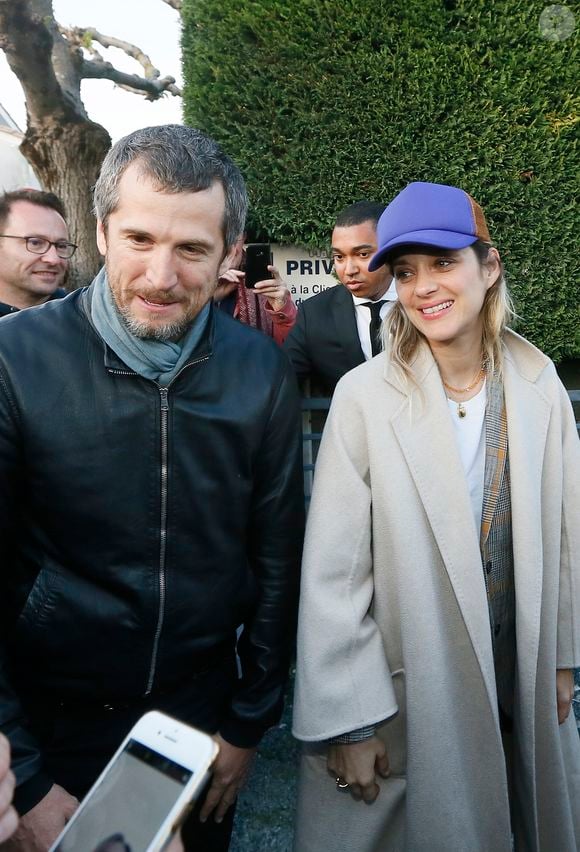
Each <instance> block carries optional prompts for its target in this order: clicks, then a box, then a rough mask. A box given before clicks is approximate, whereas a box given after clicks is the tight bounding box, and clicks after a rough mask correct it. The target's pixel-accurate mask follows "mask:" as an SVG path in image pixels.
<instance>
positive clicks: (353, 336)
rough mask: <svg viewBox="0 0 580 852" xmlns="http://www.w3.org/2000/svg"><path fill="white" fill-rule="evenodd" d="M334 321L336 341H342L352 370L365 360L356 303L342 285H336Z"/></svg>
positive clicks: (333, 305)
mask: <svg viewBox="0 0 580 852" xmlns="http://www.w3.org/2000/svg"><path fill="white" fill-rule="evenodd" d="M332 319H333V321H334V325H335V330H336V340H340V343H341V348H342V350H343V352H344V355H345V359H346V364H347V369H348V370H352V369H353V367H357V366H358V365H359V364H362V363H363V361H364V360H365V356H364V354H363V351H362V349H361V345H360V340H359V336H358V328H357V325H356V316H355V311H354V302H353V301H352V296H351V295H350V293H349V291H348V290H347V289H346V287H344V286H343V285H342V284H337V285H336V298H335V299H334V300H333V302H332Z"/></svg>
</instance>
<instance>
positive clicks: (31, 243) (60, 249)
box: [0, 234, 78, 260]
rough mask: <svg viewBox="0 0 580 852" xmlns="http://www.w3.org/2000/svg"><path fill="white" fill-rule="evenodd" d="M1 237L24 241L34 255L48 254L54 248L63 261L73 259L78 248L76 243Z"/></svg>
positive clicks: (39, 238)
mask: <svg viewBox="0 0 580 852" xmlns="http://www.w3.org/2000/svg"><path fill="white" fill-rule="evenodd" d="M0 237H7V239H9V240H24V241H25V243H26V248H27V249H28V251H29V252H31V253H32V254H46V252H47V251H50V247H51V246H54V247H55V249H56V253H57V254H58V256H59V257H61V258H62V259H63V260H68V259H69V258H71V257H72V256H73V254H74V253H75V251H76V250H77V248H78V246H75V244H74V243H67V241H66V240H57V241H56V242H54V243H53V242H52V240H47V239H45V238H44V237H16V236H14V234H0Z"/></svg>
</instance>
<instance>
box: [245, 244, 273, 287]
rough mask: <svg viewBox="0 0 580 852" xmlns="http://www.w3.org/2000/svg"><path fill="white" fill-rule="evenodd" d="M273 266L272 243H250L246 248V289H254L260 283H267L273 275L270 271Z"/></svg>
mask: <svg viewBox="0 0 580 852" xmlns="http://www.w3.org/2000/svg"><path fill="white" fill-rule="evenodd" d="M271 265H272V249H271V247H270V243H249V244H248V245H247V246H246V248H245V266H244V272H245V273H246V281H245V283H246V287H249V288H253V287H254V286H255V285H256V284H257V283H258V281H265V280H266V279H267V278H271V277H272V275H271V274H270V271H269V269H268V267H269V266H271Z"/></svg>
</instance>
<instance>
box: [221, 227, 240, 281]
mask: <svg viewBox="0 0 580 852" xmlns="http://www.w3.org/2000/svg"><path fill="white" fill-rule="evenodd" d="M242 240H243V237H242ZM240 260H241V246H240V241H239V240H237V241H236V242H235V243H234V244H233V246H230V248H229V250H228V251H227V253H226V254H225V256H224V259H223V260H222V262H221V263H220V266H219V269H218V278H219V277H220V275H223V274H224V272H227V270H228V269H237V268H238V266H239V264H240Z"/></svg>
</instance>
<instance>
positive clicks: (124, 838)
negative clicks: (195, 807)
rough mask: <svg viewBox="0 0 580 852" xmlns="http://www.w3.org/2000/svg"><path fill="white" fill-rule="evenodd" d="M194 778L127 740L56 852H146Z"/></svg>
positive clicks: (133, 741) (84, 803)
mask: <svg viewBox="0 0 580 852" xmlns="http://www.w3.org/2000/svg"><path fill="white" fill-rule="evenodd" d="M192 775H193V772H192V771H191V770H189V769H185V768H184V767H183V766H180V765H179V764H178V763H175V762H174V761H173V760H170V759H169V758H167V757H164V756H163V755H162V754H159V753H158V752H156V751H153V750H152V749H150V748H148V747H147V746H145V745H143V744H142V743H139V742H137V741H136V740H129V742H128V743H127V746H126V747H125V748H124V749H123V751H122V752H121V754H119V755H118V756H117V758H116V759H115V761H114V762H113V763H112V764H111V765H110V767H109V769H108V770H107V773H106V775H105V776H104V777H103V779H102V781H101V782H100V783H99V785H98V787H96V788H95V789H94V790H93V792H92V793H91V794H90V795H89V796H88V798H87V799H85V801H84V802H83V804H82V805H81V810H79V813H78V817H77V818H76V819H75V820H74V822H73V823H72V824H71V825H70V827H69V829H68V831H67V833H66V835H65V836H64V837H63V838H62V840H61V841H60V843H59V844H58V846H57V847H56V849H55V852H79V850H83V852H147V849H148V847H149V844H150V843H151V842H152V841H153V838H154V837H155V835H156V834H157V832H158V831H159V827H160V826H161V823H162V822H163V820H164V819H165V817H166V816H167V814H168V813H169V811H170V810H171V808H172V807H173V805H174V804H175V802H176V801H177V799H178V798H179V796H180V795H181V793H182V791H183V788H184V787H185V785H186V784H187V782H188V781H189V779H190V778H191V776H192Z"/></svg>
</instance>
